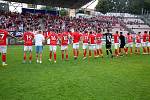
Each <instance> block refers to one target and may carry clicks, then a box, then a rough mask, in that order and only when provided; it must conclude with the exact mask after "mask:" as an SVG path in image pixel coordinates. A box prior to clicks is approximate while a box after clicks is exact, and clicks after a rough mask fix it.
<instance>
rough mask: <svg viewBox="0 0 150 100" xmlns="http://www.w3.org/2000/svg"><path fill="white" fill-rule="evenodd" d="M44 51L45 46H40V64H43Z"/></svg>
mask: <svg viewBox="0 0 150 100" xmlns="http://www.w3.org/2000/svg"><path fill="white" fill-rule="evenodd" d="M42 51H43V46H39V53H40V64H41V63H42Z"/></svg>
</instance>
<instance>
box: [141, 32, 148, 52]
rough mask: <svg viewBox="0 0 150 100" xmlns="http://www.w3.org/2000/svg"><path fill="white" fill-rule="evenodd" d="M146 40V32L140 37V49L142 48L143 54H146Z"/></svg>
mask: <svg viewBox="0 0 150 100" xmlns="http://www.w3.org/2000/svg"><path fill="white" fill-rule="evenodd" d="M147 38H148V34H147V31H145V32H144V34H143V36H142V40H143V41H142V47H143V54H147V50H146V48H147Z"/></svg>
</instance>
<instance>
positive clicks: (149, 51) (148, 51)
mask: <svg viewBox="0 0 150 100" xmlns="http://www.w3.org/2000/svg"><path fill="white" fill-rule="evenodd" d="M147 53H148V54H149V53H150V49H149V45H148V44H147Z"/></svg>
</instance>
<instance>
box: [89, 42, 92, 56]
mask: <svg viewBox="0 0 150 100" xmlns="http://www.w3.org/2000/svg"><path fill="white" fill-rule="evenodd" d="M91 50H92V45H91V44H90V46H89V57H91V56H92V51H91Z"/></svg>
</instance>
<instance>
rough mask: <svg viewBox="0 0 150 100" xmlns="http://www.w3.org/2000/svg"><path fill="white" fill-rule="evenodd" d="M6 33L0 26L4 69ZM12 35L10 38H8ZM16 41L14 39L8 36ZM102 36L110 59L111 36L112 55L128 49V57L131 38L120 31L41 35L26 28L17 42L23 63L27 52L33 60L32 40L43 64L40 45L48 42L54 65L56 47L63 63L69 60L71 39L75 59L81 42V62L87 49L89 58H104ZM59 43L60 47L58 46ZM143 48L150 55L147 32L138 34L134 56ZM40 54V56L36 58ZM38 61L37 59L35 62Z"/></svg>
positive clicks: (40, 32)
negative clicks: (60, 52) (22, 43)
mask: <svg viewBox="0 0 150 100" xmlns="http://www.w3.org/2000/svg"><path fill="white" fill-rule="evenodd" d="M8 35H9V34H8V32H7V31H5V30H4V29H2V27H0V52H1V53H2V65H3V66H5V65H7V64H6V52H7V44H6V39H7V36H8ZM9 36H11V35H9ZM11 37H13V38H16V37H14V36H11ZM103 37H105V39H106V53H107V56H108V55H109V52H110V53H111V57H113V54H112V50H111V46H112V44H113V43H112V38H113V37H114V48H115V56H119V55H122V54H123V53H122V52H123V50H124V52H125V53H126V54H127V53H128V48H130V54H132V48H133V36H132V35H131V34H130V33H128V34H127V35H126V36H124V35H123V33H122V32H120V33H119V32H118V31H117V32H116V33H115V34H111V33H110V32H109V30H107V33H105V34H102V33H101V31H100V30H99V31H97V32H94V31H90V32H88V31H85V32H84V33H82V34H81V33H79V32H74V30H72V31H71V32H62V33H55V32H47V33H46V35H43V32H42V31H41V30H39V31H37V32H36V34H34V33H33V32H30V30H29V28H27V31H26V32H25V33H24V34H23V36H22V37H21V38H19V40H22V39H23V41H24V59H23V62H24V63H26V59H27V57H26V55H27V52H30V55H29V62H30V63H31V61H32V45H33V44H32V42H33V40H35V47H36V62H37V63H42V51H43V45H44V44H45V41H47V40H48V39H50V44H49V45H50V46H49V51H50V53H49V61H52V55H53V54H54V62H55V63H56V49H57V45H60V46H61V51H62V60H64V55H65V54H66V60H68V45H69V42H68V41H69V40H70V39H71V40H72V42H73V43H72V44H73V54H74V59H77V58H78V55H79V44H80V42H81V41H82V43H83V47H82V48H83V59H86V57H87V50H89V57H91V56H92V52H94V57H95V58H97V57H103V51H102V38H103ZM58 41H59V44H58ZM141 46H142V47H143V54H149V53H150V32H149V34H148V33H147V31H145V32H144V34H142V35H141V33H140V32H139V33H138V34H137V35H136V48H135V53H137V54H140V47H141ZM39 55H40V56H39ZM38 58H40V59H38Z"/></svg>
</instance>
